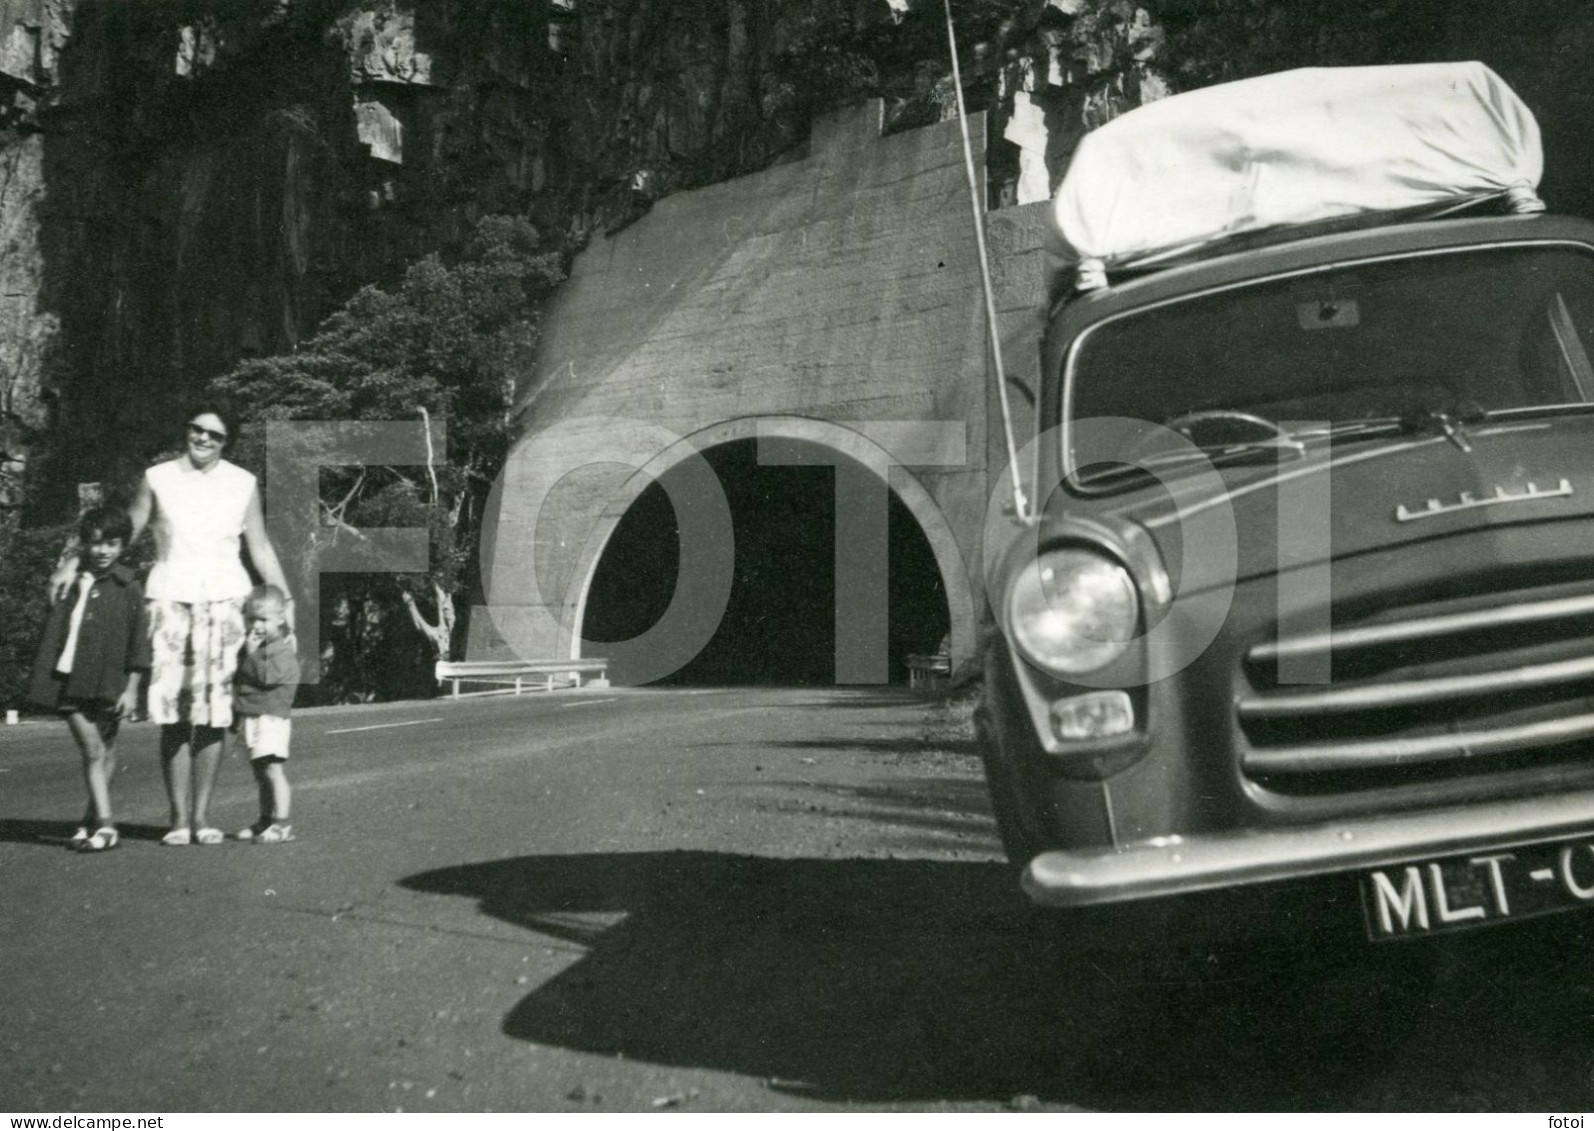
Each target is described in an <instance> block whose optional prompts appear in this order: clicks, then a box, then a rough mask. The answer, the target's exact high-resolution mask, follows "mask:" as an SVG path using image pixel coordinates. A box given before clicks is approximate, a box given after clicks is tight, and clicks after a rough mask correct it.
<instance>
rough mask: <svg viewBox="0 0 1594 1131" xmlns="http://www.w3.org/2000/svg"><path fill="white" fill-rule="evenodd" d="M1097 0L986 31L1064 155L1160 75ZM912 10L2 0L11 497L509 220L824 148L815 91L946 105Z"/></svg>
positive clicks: (985, 63)
mask: <svg viewBox="0 0 1594 1131" xmlns="http://www.w3.org/2000/svg"><path fill="white" fill-rule="evenodd" d="M1082 2H1083V0H1050V2H1049V3H1043V2H1041V0H1003V2H1001V3H996V4H987V5H982V6H980V10H979V15H978V17H977V18H971V19H970V21H969V23H968V25H967V26H966V27H963V28H961V29H960V30H962V31H963V32H964V34H965V37H966V44H965V47H966V54H967V55H968V56H969V61H970V68H971V70H970V88H971V103H973V105H974V106H975V107H976V108H979V107H986V108H990V107H991V106H993V105H997V106H1003V105H1012V104H1015V103H1016V102H1017V101H1018V95H1019V94H1020V92H1022V94H1023V95H1024V97H1025V98H1027V99H1029V100H1030V104H1031V108H1033V107H1034V106H1041V107H1042V110H1041V111H1040V116H1039V118H1035V122H1039V124H1040V125H1041V126H1043V127H1044V129H1043V130H1042V131H1040V132H1037V131H1036V130H1035V129H1034V128H1028V129H1025V128H1017V127H1016V128H1015V132H1014V136H1015V137H1017V138H1018V139H1019V141H1020V145H1021V146H1028V147H1029V149H1030V150H1031V151H1032V152H1031V153H1030V157H1029V158H1028V160H1030V162H1031V165H1033V164H1034V162H1035V160H1037V159H1038V160H1039V161H1040V162H1041V164H1042V165H1045V166H1046V167H1047V177H1048V178H1050V177H1054V176H1055V175H1056V173H1057V172H1059V171H1060V161H1061V160H1063V159H1064V158H1065V157H1066V154H1065V152H1064V150H1063V148H1062V147H1061V146H1060V145H1059V144H1058V141H1057V138H1056V136H1055V133H1056V122H1059V121H1063V120H1065V119H1066V120H1068V121H1070V122H1074V123H1075V125H1071V126H1069V127H1068V128H1069V129H1075V132H1077V128H1082V125H1078V123H1083V122H1085V121H1086V120H1088V119H1089V118H1090V117H1091V116H1092V115H1096V116H1100V115H1101V114H1104V113H1110V112H1111V111H1112V109H1113V108H1115V107H1116V106H1117V105H1118V104H1120V103H1124V102H1126V101H1128V102H1132V101H1133V100H1134V99H1135V98H1136V97H1138V86H1137V85H1136V84H1137V83H1139V82H1140V81H1141V80H1139V79H1136V78H1134V77H1133V76H1132V75H1130V73H1129V71H1126V70H1124V69H1123V68H1122V67H1121V66H1120V65H1119V57H1120V56H1122V55H1123V52H1122V51H1120V50H1119V49H1118V47H1117V46H1114V45H1115V44H1118V43H1119V42H1120V41H1123V42H1127V41H1128V32H1126V30H1125V29H1128V28H1131V27H1138V26H1140V25H1141V24H1144V23H1145V22H1146V21H1145V19H1144V13H1143V12H1141V11H1139V10H1137V9H1136V8H1134V7H1133V6H1131V5H1126V4H1123V3H1120V2H1117V0H1111V2H1108V0H1091V2H1090V4H1089V5H1088V11H1085V10H1076V11H1069V10H1068V9H1070V7H1071V6H1072V7H1073V8H1076V9H1077V8H1078V7H1079V4H1080V3H1082ZM909 9H910V6H909V5H908V4H906V3H903V2H900V0H898V2H895V3H893V2H889V0H802V2H800V3H799V2H798V0H695V2H692V3H679V2H666V0H611V2H607V3H602V4H599V3H592V2H589V0H471V2H469V3H467V2H465V0H414V2H399V0H361V2H356V3H350V2H337V0H182V2H180V3H179V2H178V0H147V2H143V0H141V2H140V3H136V4H129V3H125V2H123V0H0V107H3V109H0V128H3V129H4V132H3V133H0V176H3V177H4V178H5V179H4V181H3V182H0V183H3V186H4V187H3V189H0V232H3V233H4V237H5V239H6V240H7V244H6V247H7V252H6V255H5V258H4V262H3V263H0V281H3V284H4V288H5V289H4V291H3V293H0V294H3V304H4V305H3V306H0V367H3V370H0V382H3V384H0V389H3V390H4V392H3V394H0V395H3V397H4V406H5V407H4V412H5V414H6V415H5V417H4V424H3V425H0V428H3V431H0V441H3V444H0V452H4V462H0V506H4V505H7V503H8V501H9V502H10V503H13V504H14V503H15V502H16V501H17V499H18V498H19V495H20V492H21V484H22V483H23V481H24V480H31V482H32V487H31V488H30V490H29V497H30V498H31V499H32V500H33V503H34V505H35V507H36V509H37V510H38V511H39V513H41V514H50V513H57V512H58V511H59V510H60V509H61V508H62V507H63V506H66V505H68V504H69V503H70V500H71V498H72V497H73V485H74V484H75V483H77V482H80V481H85V480H105V481H107V482H111V483H116V482H119V481H123V480H125V479H127V478H128V477H129V475H130V474H132V473H133V472H134V471H135V470H136V468H137V467H139V466H140V465H141V464H142V462H143V461H144V460H145V459H146V458H147V457H148V456H149V455H150V453H151V451H152V449H155V448H158V447H159V446H160V444H161V441H162V440H163V439H165V438H166V436H167V434H168V432H169V428H170V424H171V422H172V421H173V419H174V413H176V412H178V411H180V407H181V402H182V401H183V400H184V399H185V398H186V397H187V396H188V395H189V394H191V393H192V392H193V391H194V390H197V389H198V388H200V387H201V386H202V385H203V384H204V383H205V382H206V381H207V380H208V379H210V378H211V377H213V376H215V375H216V374H217V373H219V372H222V371H224V370H225V369H226V368H228V367H229V366H231V365H232V364H234V363H235V362H236V361H238V360H239V359H240V358H243V357H247V356H250V355H261V354H269V353H274V352H279V351H283V350H287V349H291V348H293V346H294V344H295V343H296V342H298V341H299V340H300V339H301V338H302V337H304V336H305V335H306V334H307V333H308V332H309V331H310V330H311V329H312V328H313V327H314V326H315V325H316V324H317V323H318V322H319V321H320V319H321V318H322V317H324V316H325V315H326V314H327V313H329V312H330V311H331V310H332V309H333V308H335V306H336V305H337V304H338V303H340V302H341V301H342V300H343V299H344V298H346V297H347V296H348V295H349V294H350V293H352V292H353V291H354V290H355V289H356V288H357V287H359V286H360V285H362V284H364V283H367V282H373V281H374V282H382V281H386V280H389V279H392V278H394V277H396V275H397V273H398V272H399V271H400V270H401V269H402V267H403V265H404V264H406V263H408V262H410V261H412V260H413V259H415V258H416V257H418V256H419V255H421V254H423V253H425V252H427V251H431V250H436V249H442V250H444V251H447V250H448V249H449V248H450V247H451V246H455V245H457V244H458V243H459V242H460V241H461V240H463V238H464V237H465V235H466V233H468V232H469V231H470V229H471V228H472V226H473V224H474V222H475V220H476V219H477V218H478V217H480V216H481V215H483V214H488V213H514V214H520V215H528V216H530V217H532V218H533V220H534V222H535V223H537V224H538V225H539V227H541V228H542V229H543V230H544V231H545V232H551V233H556V234H558V235H560V236H563V237H567V238H568V240H569V242H570V244H571V245H572V246H575V245H578V244H579V243H581V242H583V241H584V240H585V238H586V237H587V235H588V234H589V233H591V232H593V231H613V230H617V229H618V228H619V227H621V226H623V225H624V224H625V223H627V222H629V221H630V220H631V219H633V218H635V217H636V216H637V215H640V214H641V213H642V212H643V211H645V210H646V208H647V207H648V206H649V205H650V204H651V203H652V202H653V201H654V200H657V199H659V198H660V197H662V196H664V195H667V194H669V193H671V192H674V191H677V190H679V189H681V188H685V187H691V186H694V185H701V184H706V183H710V182H713V181H717V180H722V179H724V178H726V177H730V176H735V175H739V174H742V173H746V172H749V171H751V170H754V169H758V168H763V167H766V166H768V165H769V164H771V163H772V162H776V161H778V160H781V159H783V157H784V156H786V155H790V156H797V155H800V153H801V146H802V144H803V142H804V139H805V137H806V133H807V129H808V122H809V120H810V119H811V117H812V116H813V114H814V113H815V112H816V111H817V110H821V109H826V108H829V107H830V106H833V105H836V104H839V103H845V102H850V101H855V100H857V99H858V98H861V97H863V96H865V95H868V94H871V93H876V92H880V93H883V94H884V95H885V98H886V107H887V120H888V128H906V127H907V126H910V125H915V124H923V123H924V122H925V121H933V120H935V119H936V118H937V117H941V116H943V115H944V113H945V111H946V108H947V107H948V106H949V105H950V101H949V99H948V98H947V97H946V95H947V88H946V86H945V81H944V76H945V72H946V64H945V62H944V60H945V52H944V46H943V44H942V42H941V40H940V36H941V27H940V24H939V22H938V19H936V18H934V17H935V16H936V15H937V13H935V12H929V13H928V14H924V13H914V12H911V11H910V10H909ZM1044 13H1050V14H1049V15H1046V16H1045V19H1044V20H1043V19H1041V15H1042V14H1044ZM1015 14H1017V15H1021V16H1022V17H1023V19H1022V20H1020V21H1019V22H1018V23H1016V24H1015V23H1014V22H1013V21H1012V20H1011V19H1010V18H1009V17H1011V16H1013V15H1015ZM915 15H917V16H918V18H915ZM1004 19H1007V20H1008V22H1007V23H1006V24H1004V23H1003V22H1002V21H1003V20H1004ZM1070 28H1073V29H1075V30H1074V31H1070ZM1078 29H1088V32H1089V34H1088V36H1083V37H1082V36H1081V35H1080V34H1078ZM1071 36H1072V38H1070V37H1071ZM1142 38H1143V37H1142ZM1085 39H1090V40H1091V41H1092V42H1093V43H1094V42H1095V41H1096V40H1100V41H1101V42H1100V43H1097V44H1095V46H1092V47H1090V48H1089V49H1088V50H1087V49H1086V48H1084V47H1083V46H1081V44H1082V43H1083V42H1084V40H1085ZM1137 42H1138V40H1137ZM1002 44H1005V45H1006V46H1001V45H1002ZM1036 59H1038V60H1040V62H1039V63H1038V64H1036V63H1035V62H1034V60H1036ZM1092 76H1095V77H1094V78H1093V77H1092ZM1101 76H1107V78H1106V79H1105V80H1103V81H1102V82H1097V81H1096V80H1097V79H1099V78H1101ZM1082 77H1084V78H1087V79H1089V81H1090V82H1095V83H1096V86H1097V87H1100V89H1095V88H1092V89H1091V90H1086V91H1083V92H1082V93H1080V92H1079V91H1080V90H1081V89H1082V88H1081V87H1080V79H1081V78H1082ZM1087 85H1088V83H1087ZM1066 92H1074V93H1066ZM1076 95H1077V96H1076ZM1103 99H1105V102H1104V101H1103ZM1031 117H1032V118H1033V117H1034V115H1031ZM1031 125H1032V126H1033V125H1034V122H1032V123H1031ZM1076 126H1077V128H1076ZM1045 130H1051V131H1052V134H1053V136H1048V135H1046V133H1045ZM1064 132H1066V131H1064ZM1037 139H1038V140H1037ZM1037 147H1038V148H1037ZM1002 152H1003V156H1002V157H1001V159H1000V161H999V165H1000V164H1001V161H1005V162H1006V166H1003V168H1002V170H1001V177H1000V178H998V180H999V181H1001V182H1002V183H1007V182H1012V183H1014V184H1016V182H1017V170H1018V164H1019V162H1018V153H1019V148H1017V147H1003V151H1002ZM1037 153H1038V154H1039V157H1038V158H1037V157H1036V154H1037ZM1008 167H1010V170H1009V168H1008ZM1009 172H1010V173H1011V175H1009ZM1032 180H1034V178H1033V175H1032ZM1036 183H1039V182H1038V181H1037V182H1036ZM1011 196H1012V194H1010V198H1011ZM51 406H53V407H51ZM47 408H48V409H49V411H46V409H47ZM41 429H42V430H44V431H45V432H47V433H48V434H49V435H50V436H53V437H54V440H53V441H52V442H49V443H41V439H40V437H41V434H42V433H41ZM68 436H70V437H71V442H70V443H68V442H66V437H68ZM46 456H47V457H48V458H45V457H46Z"/></svg>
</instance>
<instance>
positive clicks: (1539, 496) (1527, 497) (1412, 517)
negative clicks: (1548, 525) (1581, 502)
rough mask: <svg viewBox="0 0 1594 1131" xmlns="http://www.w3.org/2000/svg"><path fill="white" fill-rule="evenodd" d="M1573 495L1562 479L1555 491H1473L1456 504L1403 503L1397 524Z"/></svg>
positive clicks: (1534, 488) (1530, 487) (1530, 485)
mask: <svg viewBox="0 0 1594 1131" xmlns="http://www.w3.org/2000/svg"><path fill="white" fill-rule="evenodd" d="M1571 494H1572V484H1571V483H1570V482H1568V481H1567V480H1565V479H1562V480H1561V482H1560V484H1559V485H1558V486H1556V488H1555V490H1553V491H1545V490H1541V489H1540V487H1539V486H1538V484H1536V483H1532V482H1529V483H1528V486H1527V489H1526V490H1524V491H1515V492H1513V491H1507V490H1506V489H1505V488H1504V487H1496V488H1495V489H1494V494H1492V495H1485V496H1484V497H1483V498H1481V499H1480V498H1478V497H1477V496H1476V495H1474V494H1473V493H1472V492H1471V491H1463V492H1461V499H1460V501H1459V502H1455V503H1441V502H1440V501H1439V500H1438V499H1429V500H1428V502H1427V505H1425V506H1422V507H1418V508H1416V509H1415V510H1413V509H1411V508H1409V507H1407V506H1406V504H1405V503H1401V504H1400V505H1399V506H1398V507H1396V508H1395V521H1396V522H1416V521H1417V520H1418V519H1419V518H1432V517H1433V516H1434V515H1436V514H1451V513H1454V512H1455V511H1470V510H1476V509H1478V508H1479V507H1498V506H1503V505H1504V504H1506V503H1536V502H1539V501H1540V500H1543V499H1564V498H1567V497H1569V496H1570V495H1571Z"/></svg>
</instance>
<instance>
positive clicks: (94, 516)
mask: <svg viewBox="0 0 1594 1131" xmlns="http://www.w3.org/2000/svg"><path fill="white" fill-rule="evenodd" d="M132 536H133V523H132V520H131V519H130V518H129V517H128V515H127V512H126V511H124V510H122V509H121V508H120V507H95V508H94V509H93V510H91V511H89V512H88V513H87V514H85V515H84V516H83V518H82V521H81V522H80V523H79V525H78V538H79V540H80V544H81V545H82V547H83V551H82V567H83V568H82V569H81V571H80V572H79V573H78V576H77V580H76V581H75V582H74V583H73V587H72V591H71V595H70V596H69V597H68V598H67V599H65V600H62V601H57V602H56V604H55V606H54V607H53V608H51V610H50V619H49V620H48V621H47V622H46V624H45V630H44V640H43V642H42V643H41V644H40V646H39V654H38V657H37V659H35V660H34V664H33V675H32V679H31V680H30V681H29V684H28V699H29V701H31V702H33V703H35V704H37V705H38V706H40V707H45V708H47V709H50V710H54V711H56V712H57V713H59V714H60V715H61V717H62V718H64V719H65V720H66V725H67V726H68V727H69V728H70V729H71V731H72V737H73V738H74V739H76V740H77V745H78V750H79V752H80V753H81V754H82V756H83V781H84V784H85V785H86V786H87V787H88V795H89V801H88V809H87V811H86V812H85V814H84V817H83V823H82V825H81V826H79V828H78V830H77V831H76V832H75V833H73V834H72V838H71V840H70V842H69V844H70V846H71V847H72V848H75V849H78V850H79V851H83V852H104V851H105V850H106V849H110V848H115V847H116V845H117V843H118V840H119V839H120V838H119V837H118V835H117V831H116V819H115V817H114V816H112V813H111V792H110V790H111V777H112V776H113V775H114V774H115V773H116V733H117V730H118V729H119V728H120V726H121V722H122V720H123V719H124V718H128V717H130V716H132V715H134V714H136V713H137V711H138V695H139V686H140V683H141V681H142V679H143V674H144V673H145V672H146V671H148V670H149V664H150V646H149V633H148V631H147V629H146V626H145V620H144V591H143V590H142V589H141V588H140V587H139V584H138V581H137V580H136V579H135V578H134V577H133V571H132V570H130V569H128V568H127V567H126V566H124V565H120V564H119V560H120V558H121V556H122V552H123V551H124V550H125V549H127V544H128V542H130V541H131V540H132ZM91 829H92V830H93V831H92V832H91V831H90V830H91Z"/></svg>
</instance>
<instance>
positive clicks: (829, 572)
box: [582, 440, 950, 686]
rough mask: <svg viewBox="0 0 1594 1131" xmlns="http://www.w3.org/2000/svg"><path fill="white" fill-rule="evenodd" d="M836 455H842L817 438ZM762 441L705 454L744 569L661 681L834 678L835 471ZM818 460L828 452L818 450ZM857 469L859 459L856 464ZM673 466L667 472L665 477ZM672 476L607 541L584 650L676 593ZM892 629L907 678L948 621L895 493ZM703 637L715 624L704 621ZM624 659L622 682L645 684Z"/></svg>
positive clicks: (647, 621) (894, 657)
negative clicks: (913, 659)
mask: <svg viewBox="0 0 1594 1131" xmlns="http://www.w3.org/2000/svg"><path fill="white" fill-rule="evenodd" d="M781 443H782V444H783V445H785V446H786V447H787V449H788V450H791V449H800V448H807V449H810V450H811V452H812V453H813V454H815V455H816V456H817V455H820V454H822V455H823V456H824V458H825V459H826V460H844V457H840V456H837V455H835V454H834V453H832V452H830V450H829V449H826V448H822V447H820V446H819V445H815V444H808V443H802V442H796V441H781ZM757 450H758V449H757V442H756V441H754V440H737V441H732V442H730V443H726V444H722V445H719V446H717V447H714V448H711V449H709V450H708V451H706V452H704V453H703V455H704V458H705V459H706V461H707V462H708V465H709V467H710V468H711V469H712V470H713V471H714V472H715V474H716V475H717V476H718V478H719V481H720V483H721V485H722V487H723V488H724V491H725V496H726V501H727V502H728V503H729V505H730V513H731V523H732V530H733V533H734V538H735V572H734V580H733V581H732V583H731V589H730V596H729V600H728V602H727V604H726V608H725V611H724V614H723V616H722V617H721V618H720V619H719V623H718V626H717V627H715V628H713V629H712V635H711V636H709V638H708V642H707V644H705V645H704V646H703V647H702V648H701V649H700V650H699V651H698V652H697V653H696V655H695V656H694V657H693V658H692V659H690V660H689V661H688V662H687V663H686V664H685V665H684V666H682V667H680V668H678V669H677V670H676V671H674V672H673V673H672V674H670V675H667V676H664V677H662V678H659V679H656V680H654V681H653V683H655V684H657V685H674V686H682V685H697V686H735V685H750V684H764V685H780V686H815V685H829V684H832V683H834V682H836V661H835V649H836V630H835V619H836V618H835V611H834V610H835V598H836V564H835V539H836V489H835V480H836V469H835V468H834V467H829V466H789V465H773V466H771V465H761V464H760V463H759V462H758V459H757ZM815 462H818V460H816V461H815ZM851 467H853V468H857V467H859V465H857V464H852V465H851ZM672 474H676V473H674V472H666V473H665V476H664V481H667V480H668V479H669V478H670V476H671V475H672ZM664 481H661V482H657V483H653V484H651V485H650V486H648V487H647V488H646V489H645V490H644V491H643V492H642V493H641V495H639V496H638V497H637V499H636V501H635V502H634V503H633V504H632V505H631V507H630V508H629V509H628V510H627V511H626V513H625V515H624V516H623V517H622V518H621V520H620V522H619V524H618V525H617V526H616V528H615V530H614V533H613V534H612V536H611V537H610V539H609V542H608V545H607V546H605V547H604V550H603V554H602V556H601V557H600V559H599V561H598V565H597V568H596V569H595V571H594V573H593V578H592V583H591V586H590V589H589V590H588V594H587V600H586V606H585V613H584V617H583V622H582V636H583V638H584V640H585V641H586V642H587V643H586V644H584V651H585V653H586V654H589V655H603V654H605V651H604V644H605V643H612V642H615V641H623V640H629V639H631V638H633V637H635V636H638V635H639V634H640V633H642V632H643V631H645V630H646V629H648V628H649V627H651V626H652V625H653V624H654V623H655V622H657V621H658V620H659V618H660V617H661V616H662V615H663V614H664V611H665V609H666V608H667V607H668V605H669V603H670V599H671V596H672V594H673V593H674V591H675V584H676V575H677V571H678V568H679V562H680V536H679V531H678V524H677V519H676V513H675V509H674V506H673V505H672V504H671V501H670V498H669V495H668V494H667V491H666V488H665V486H664ZM887 523H888V535H887V539H888V540H887V545H888V554H889V569H888V577H889V580H888V585H887V593H888V597H887V607H888V619H887V623H886V627H885V632H886V635H887V646H886V649H887V654H888V669H887V670H888V672H889V681H890V682H892V683H905V682H907V656H908V655H909V654H910V653H918V652H934V651H935V650H936V648H937V647H938V646H939V645H940V643H941V642H942V640H943V638H944V637H945V636H946V635H947V633H948V631H949V628H950V614H949V612H948V608H947V598H946V588H945V585H944V584H943V582H942V578H941V574H940V570H939V569H938V568H937V565H936V561H935V555H934V552H933V551H932V550H931V548H930V543H929V541H928V540H927V539H926V538H925V536H924V532H923V530H922V529H921V528H920V526H919V523H918V521H917V520H916V519H915V518H914V517H913V514H912V512H910V511H909V510H908V508H907V507H906V506H905V505H904V504H903V503H902V501H901V500H900V499H898V497H897V496H896V494H895V492H891V493H890V502H889V505H888V510H887ZM702 629H703V632H704V634H705V635H708V633H709V631H710V629H709V627H708V625H707V624H706V623H705V624H704V625H703V626H702ZM625 669H626V664H625V663H624V662H621V661H618V660H617V661H616V664H615V667H614V668H613V669H612V671H611V674H612V678H613V679H614V681H615V682H616V683H620V684H624V683H629V682H635V679H634V676H628V673H627V671H626V670H625Z"/></svg>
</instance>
